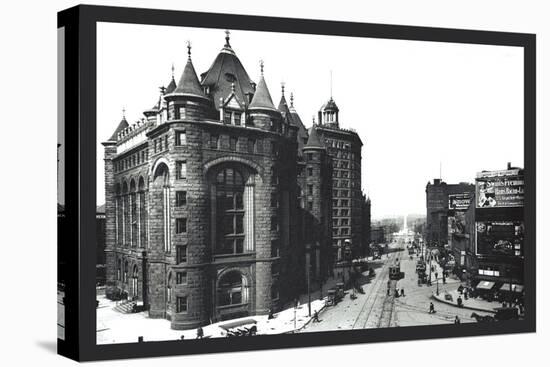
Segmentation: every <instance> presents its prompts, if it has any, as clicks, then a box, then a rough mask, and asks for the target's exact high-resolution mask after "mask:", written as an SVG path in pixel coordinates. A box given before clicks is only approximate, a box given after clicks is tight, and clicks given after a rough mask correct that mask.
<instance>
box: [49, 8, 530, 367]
mask: <svg viewBox="0 0 550 367" xmlns="http://www.w3.org/2000/svg"><path fill="white" fill-rule="evenodd" d="M98 22H116V23H134V24H148V25H168V26H189V27H202V28H219V29H226V28H227V29H237V30H258V31H260V30H261V31H273V32H292V33H303V34H322V35H340V36H354V37H370V38H382V39H400V40H418V41H433V42H450V43H467V44H483V45H503V46H517V47H522V48H523V50H524V157H525V166H524V167H525V251H524V259H525V276H524V279H525V284H527V285H528V286H526V287H525V307H526V309H529V310H530V312H529V313H528V314H527V315H526V317H525V319H524V320H517V321H502V322H498V323H475V324H461V325H434V326H413V327H405V328H387V329H364V330H345V331H330V332H323V333H308V334H289V335H272V336H259V337H254V338H224V339H208V340H186V341H185V348H183V347H182V343H181V342H179V341H162V342H158V341H155V342H143V343H127V344H106V345H97V344H96V340H95V339H96V317H95V312H96V311H95V253H96V248H95V247H96V241H95V239H96V233H95V228H96V227H95V226H96V224H95V220H96V219H95V210H96V187H95V186H96V184H95V182H96V170H95V165H96V158H97V154H101V152H97V151H96V92H97V86H96V37H97V36H96V25H97V23H98ZM58 28H63V29H64V53H63V54H62V55H63V57H64V64H65V79H64V89H65V98H64V110H65V120H64V121H65V125H64V127H65V141H66V146H65V149H66V152H67V154H66V162H65V163H66V168H65V173H66V175H65V198H66V207H65V215H66V227H65V229H64V232H63V233H61V234H60V235H59V252H60V253H63V256H65V258H66V260H67V263H66V267H65V268H64V270H63V271H64V272H66V273H65V274H64V277H65V278H66V287H65V289H66V290H65V292H66V294H65V340H61V339H58V352H59V354H61V355H64V356H66V357H69V358H72V359H75V360H78V361H91V360H102V359H120V358H136V357H159V356H169V355H185V354H199V353H218V352H232V351H247V350H260V349H275V348H296V347H310V346H324V345H342V344H354V343H371V342H387V341H398V340H418V339H433V338H449V337H464V336H474V335H496V334H512V333H525V332H535V330H536V302H535V300H536V291H535V289H536V279H535V274H536V235H535V234H536V156H535V152H536V144H535V126H536V124H535V107H536V105H535V100H536V98H535V93H536V88H535V55H536V53H535V51H536V50H535V44H536V43H535V40H536V36H535V35H534V34H523V33H509V32H492V31H477V30H462V29H446V28H430V27H416V26H401V25H383V24H367V23H351V22H341V21H327V20H312V19H292V18H276V17H264V16H243V15H232V14H213V13H198V12H186V11H171V10H158V9H138V8H122V7H107V6H89V5H79V6H76V7H73V8H70V9H67V10H63V11H61V12H60V13H58ZM92 316H93V317H92Z"/></svg>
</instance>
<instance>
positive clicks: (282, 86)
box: [281, 82, 285, 97]
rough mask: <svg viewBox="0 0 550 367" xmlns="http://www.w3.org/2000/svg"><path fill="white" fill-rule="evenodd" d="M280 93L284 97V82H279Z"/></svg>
mask: <svg viewBox="0 0 550 367" xmlns="http://www.w3.org/2000/svg"><path fill="white" fill-rule="evenodd" d="M281 94H282V95H283V97H284V95H285V82H281Z"/></svg>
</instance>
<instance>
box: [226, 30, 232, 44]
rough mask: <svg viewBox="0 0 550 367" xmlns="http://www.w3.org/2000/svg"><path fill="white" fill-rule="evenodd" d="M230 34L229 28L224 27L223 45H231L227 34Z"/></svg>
mask: <svg viewBox="0 0 550 367" xmlns="http://www.w3.org/2000/svg"><path fill="white" fill-rule="evenodd" d="M230 34H231V32H229V29H226V30H225V45H226V46H227V47H231V45H230V44H229V35H230Z"/></svg>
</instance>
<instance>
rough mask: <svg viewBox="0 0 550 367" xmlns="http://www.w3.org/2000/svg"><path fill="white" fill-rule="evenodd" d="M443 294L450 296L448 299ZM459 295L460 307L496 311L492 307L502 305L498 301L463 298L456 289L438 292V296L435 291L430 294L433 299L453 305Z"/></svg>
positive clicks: (455, 304)
mask: <svg viewBox="0 0 550 367" xmlns="http://www.w3.org/2000/svg"><path fill="white" fill-rule="evenodd" d="M445 294H449V295H450V296H451V297H452V298H451V299H450V300H447V299H445ZM459 296H460V297H461V298H462V305H463V307H462V308H466V309H470V310H475V311H483V312H491V313H496V311H495V310H494V309H495V308H497V307H501V306H502V305H501V304H500V303H499V302H488V301H484V300H479V299H477V298H468V299H464V295H461V294H460V293H458V291H457V290H453V291H445V292H440V293H439V296H438V295H436V294H435V293H434V294H433V295H432V297H433V298H434V299H435V300H437V301H439V302H443V303H446V304H448V305H451V306H455V307H458V305H457V303H456V300H457V299H458V297H459Z"/></svg>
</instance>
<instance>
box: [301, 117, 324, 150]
mask: <svg viewBox="0 0 550 367" xmlns="http://www.w3.org/2000/svg"><path fill="white" fill-rule="evenodd" d="M304 149H326V147H325V144H323V143H322V141H321V139H319V135H318V134H317V128H316V127H315V121H314V124H313V126H312V127H311V128H310V129H309V138H308V139H307V144H306V145H305V147H304Z"/></svg>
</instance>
